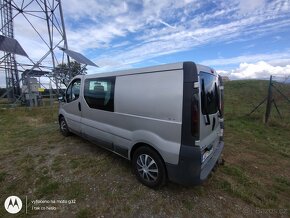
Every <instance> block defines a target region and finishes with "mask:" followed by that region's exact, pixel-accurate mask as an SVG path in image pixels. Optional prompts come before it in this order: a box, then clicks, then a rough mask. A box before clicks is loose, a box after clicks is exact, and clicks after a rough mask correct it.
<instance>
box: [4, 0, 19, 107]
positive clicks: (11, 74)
mask: <svg viewBox="0 0 290 218" xmlns="http://www.w3.org/2000/svg"><path fill="white" fill-rule="evenodd" d="M0 7H1V27H2V28H1V34H2V35H3V36H6V37H9V38H14V30H13V19H12V5H11V0H0ZM3 65H4V71H5V78H6V89H7V90H8V96H7V97H8V99H9V101H10V102H12V101H14V100H15V99H16V98H17V97H18V96H19V95H20V84H19V75H18V70H17V65H16V60H15V55H14V54H12V53H8V52H4V58H3Z"/></svg>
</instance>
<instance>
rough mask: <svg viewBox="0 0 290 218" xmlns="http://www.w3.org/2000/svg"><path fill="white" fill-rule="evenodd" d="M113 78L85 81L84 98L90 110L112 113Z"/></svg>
mask: <svg viewBox="0 0 290 218" xmlns="http://www.w3.org/2000/svg"><path fill="white" fill-rule="evenodd" d="M114 89H115V77H106V78H96V79H86V80H85V89H84V97H85V100H86V102H87V104H88V105H89V107H90V108H94V109H100V110H106V111H114Z"/></svg>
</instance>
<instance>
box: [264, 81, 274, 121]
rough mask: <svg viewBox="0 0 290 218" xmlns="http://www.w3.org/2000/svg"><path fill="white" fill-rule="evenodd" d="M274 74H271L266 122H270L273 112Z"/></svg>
mask: <svg viewBox="0 0 290 218" xmlns="http://www.w3.org/2000/svg"><path fill="white" fill-rule="evenodd" d="M272 98H273V95H272V75H271V76H270V82H269V87H268V97H267V106H266V113H265V123H268V120H269V117H270V113H271V107H272V102H273V101H272V100H273V99H272Z"/></svg>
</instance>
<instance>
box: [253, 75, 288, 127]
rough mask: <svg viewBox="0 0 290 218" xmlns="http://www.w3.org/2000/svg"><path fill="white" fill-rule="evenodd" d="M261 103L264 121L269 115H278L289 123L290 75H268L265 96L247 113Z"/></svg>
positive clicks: (256, 108)
mask: <svg viewBox="0 0 290 218" xmlns="http://www.w3.org/2000/svg"><path fill="white" fill-rule="evenodd" d="M263 105H265V106H264V107H265V115H264V121H265V123H267V122H268V121H269V119H270V117H271V116H272V117H277V116H278V117H279V118H280V119H281V120H283V121H286V122H289V123H290V75H281V76H277V75H275V76H270V80H269V85H268V92H267V94H266V95H265V98H264V99H263V100H262V101H261V102H260V103H259V104H258V105H256V106H255V107H254V108H253V110H252V111H251V112H250V113H249V115H251V114H252V113H254V112H255V111H257V110H258V109H259V108H260V107H262V106H263Z"/></svg>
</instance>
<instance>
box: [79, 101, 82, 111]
mask: <svg viewBox="0 0 290 218" xmlns="http://www.w3.org/2000/svg"><path fill="white" fill-rule="evenodd" d="M78 106H79V111H82V106H81V102H79V104H78Z"/></svg>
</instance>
